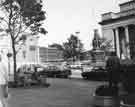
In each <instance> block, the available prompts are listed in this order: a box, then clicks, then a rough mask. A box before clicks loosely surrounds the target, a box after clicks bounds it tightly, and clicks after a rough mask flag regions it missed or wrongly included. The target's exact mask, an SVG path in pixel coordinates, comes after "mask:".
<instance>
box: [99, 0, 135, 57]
mask: <svg viewBox="0 0 135 107" xmlns="http://www.w3.org/2000/svg"><path fill="white" fill-rule="evenodd" d="M119 7H120V12H118V13H113V12H108V13H105V14H102V21H101V22H100V23H99V24H100V25H101V27H102V35H103V36H104V37H106V38H107V39H108V40H112V45H113V47H112V51H116V53H117V56H118V57H119V58H121V59H126V58H128V59H131V58H133V57H134V56H135V1H133V0H132V1H128V2H124V3H122V4H119Z"/></svg>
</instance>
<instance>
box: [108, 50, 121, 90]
mask: <svg viewBox="0 0 135 107" xmlns="http://www.w3.org/2000/svg"><path fill="white" fill-rule="evenodd" d="M106 69H107V71H108V74H109V86H110V87H115V88H116V89H117V91H118V82H119V79H120V60H119V58H118V57H117V55H116V53H115V52H111V56H110V57H109V58H108V59H107V61H106Z"/></svg>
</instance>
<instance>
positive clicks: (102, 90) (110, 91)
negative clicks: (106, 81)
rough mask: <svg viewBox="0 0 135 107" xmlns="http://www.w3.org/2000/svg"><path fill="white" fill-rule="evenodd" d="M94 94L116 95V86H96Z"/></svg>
mask: <svg viewBox="0 0 135 107" xmlns="http://www.w3.org/2000/svg"><path fill="white" fill-rule="evenodd" d="M95 94H96V95H98V96H117V88H116V87H109V86H108V85H101V86H99V87H97V88H96V91H95Z"/></svg>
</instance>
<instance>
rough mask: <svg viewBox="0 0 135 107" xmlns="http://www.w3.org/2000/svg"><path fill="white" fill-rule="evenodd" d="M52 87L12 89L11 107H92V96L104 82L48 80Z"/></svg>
mask: <svg viewBox="0 0 135 107" xmlns="http://www.w3.org/2000/svg"><path fill="white" fill-rule="evenodd" d="M48 82H49V83H50V87H48V88H46V87H33V88H10V89H9V92H10V94H11V98H9V101H8V102H9V107H91V103H92V94H93V92H94V90H95V88H96V86H98V85H100V84H103V82H93V81H87V80H83V79H72V78H71V79H61V78H48Z"/></svg>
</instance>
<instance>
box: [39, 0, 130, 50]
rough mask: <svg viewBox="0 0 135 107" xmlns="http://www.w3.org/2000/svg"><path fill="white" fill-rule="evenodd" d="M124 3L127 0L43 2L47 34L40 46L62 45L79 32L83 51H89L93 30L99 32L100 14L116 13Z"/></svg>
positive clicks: (57, 0)
mask: <svg viewBox="0 0 135 107" xmlns="http://www.w3.org/2000/svg"><path fill="white" fill-rule="evenodd" d="M125 1H129V0H43V2H44V9H45V11H46V17H47V19H46V20H45V27H46V30H47V31H48V34H47V35H46V36H45V37H41V39H40V41H39V43H40V45H45V46H47V45H50V44H52V43H60V44H62V43H63V42H65V41H66V40H67V38H69V37H70V34H75V32H76V31H80V34H78V37H79V39H80V40H81V41H82V43H83V44H84V49H86V50H88V49H90V48H91V41H92V38H93V30H94V29H99V30H101V29H100V25H98V22H100V21H101V14H103V13H106V12H110V11H112V12H118V11H119V5H118V4H119V3H123V2H125Z"/></svg>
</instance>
